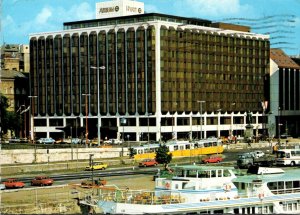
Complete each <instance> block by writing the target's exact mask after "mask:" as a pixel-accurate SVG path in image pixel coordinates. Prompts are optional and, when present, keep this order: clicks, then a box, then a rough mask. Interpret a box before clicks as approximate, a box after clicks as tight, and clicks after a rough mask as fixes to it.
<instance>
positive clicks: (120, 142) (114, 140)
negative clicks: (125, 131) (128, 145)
mask: <svg viewBox="0 0 300 215" xmlns="http://www.w3.org/2000/svg"><path fill="white" fill-rule="evenodd" d="M104 143H105V144H122V143H123V142H122V140H118V139H109V140H105V141H104Z"/></svg>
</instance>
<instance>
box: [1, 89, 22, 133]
mask: <svg viewBox="0 0 300 215" xmlns="http://www.w3.org/2000/svg"><path fill="white" fill-rule="evenodd" d="M8 107H9V105H8V99H7V98H6V97H5V96H3V95H2V94H0V126H1V134H0V136H1V137H2V136H3V134H6V133H7V131H8V130H12V131H19V130H20V125H21V123H20V117H19V116H18V115H16V114H15V113H14V112H10V111H7V108H8Z"/></svg>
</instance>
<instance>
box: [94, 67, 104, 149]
mask: <svg viewBox="0 0 300 215" xmlns="http://www.w3.org/2000/svg"><path fill="white" fill-rule="evenodd" d="M90 68H91V69H96V70H97V108H98V116H97V118H98V125H97V131H98V146H100V138H101V134H100V124H101V118H100V99H99V98H100V85H99V82H100V81H99V70H100V69H102V70H104V69H105V66H100V67H96V66H91V67H90Z"/></svg>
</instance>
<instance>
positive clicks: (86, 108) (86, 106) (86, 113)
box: [82, 93, 91, 146]
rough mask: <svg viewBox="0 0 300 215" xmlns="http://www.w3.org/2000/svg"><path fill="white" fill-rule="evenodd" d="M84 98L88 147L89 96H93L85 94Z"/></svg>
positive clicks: (86, 142)
mask: <svg viewBox="0 0 300 215" xmlns="http://www.w3.org/2000/svg"><path fill="white" fill-rule="evenodd" d="M82 95H83V96H85V144H86V146H87V144H88V135H89V128H88V111H89V110H88V96H90V95H91V94H86V93H83V94H82Z"/></svg>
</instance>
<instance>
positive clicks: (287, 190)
mask: <svg viewBox="0 0 300 215" xmlns="http://www.w3.org/2000/svg"><path fill="white" fill-rule="evenodd" d="M271 192H272V193H273V194H276V195H278V194H288V193H299V192H300V188H299V187H298V188H285V189H276V190H271Z"/></svg>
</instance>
